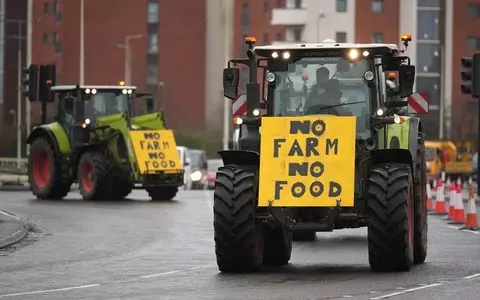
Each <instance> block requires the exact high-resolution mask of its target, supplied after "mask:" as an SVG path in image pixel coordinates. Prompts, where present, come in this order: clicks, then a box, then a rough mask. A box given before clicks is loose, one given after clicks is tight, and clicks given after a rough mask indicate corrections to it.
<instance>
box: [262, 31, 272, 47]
mask: <svg viewBox="0 0 480 300" xmlns="http://www.w3.org/2000/svg"><path fill="white" fill-rule="evenodd" d="M269 43H270V41H269V40H268V33H264V34H263V44H264V45H268V44H269Z"/></svg>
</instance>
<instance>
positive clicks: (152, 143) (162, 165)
mask: <svg viewBox="0 0 480 300" xmlns="http://www.w3.org/2000/svg"><path fill="white" fill-rule="evenodd" d="M130 137H131V140H132V144H133V151H134V152H135V156H136V158H137V163H138V167H139V169H140V173H141V174H151V173H156V172H167V173H168V172H173V171H178V170H181V169H182V168H183V167H182V165H181V164H180V158H179V157H178V152H177V145H176V143H175V137H174V135H173V131H171V130H132V131H130Z"/></svg>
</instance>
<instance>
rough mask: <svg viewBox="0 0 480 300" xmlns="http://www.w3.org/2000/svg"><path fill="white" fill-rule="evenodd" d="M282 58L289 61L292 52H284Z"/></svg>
mask: <svg viewBox="0 0 480 300" xmlns="http://www.w3.org/2000/svg"><path fill="white" fill-rule="evenodd" d="M282 58H283V59H289V58H290V52H288V51H285V52H283V53H282Z"/></svg>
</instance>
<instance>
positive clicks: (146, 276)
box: [140, 265, 214, 278]
mask: <svg viewBox="0 0 480 300" xmlns="http://www.w3.org/2000/svg"><path fill="white" fill-rule="evenodd" d="M211 266H214V265H204V266H199V267H193V268H190V269H184V270H175V271H169V272H163V273H157V274H151V275H144V276H140V278H153V277H161V276H166V275H171V274H176V273H181V272H188V271H195V270H198V269H203V268H209V267H211Z"/></svg>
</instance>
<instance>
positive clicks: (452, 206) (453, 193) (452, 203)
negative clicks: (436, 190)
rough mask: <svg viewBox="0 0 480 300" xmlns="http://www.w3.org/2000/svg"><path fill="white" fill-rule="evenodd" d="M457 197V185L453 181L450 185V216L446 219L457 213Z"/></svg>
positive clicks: (450, 218)
mask: <svg viewBox="0 0 480 300" xmlns="http://www.w3.org/2000/svg"><path fill="white" fill-rule="evenodd" d="M456 198H457V186H456V185H455V183H453V182H452V184H451V185H450V199H449V201H448V217H447V218H446V220H452V219H453V214H454V213H455V202H456V201H455V200H456Z"/></svg>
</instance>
